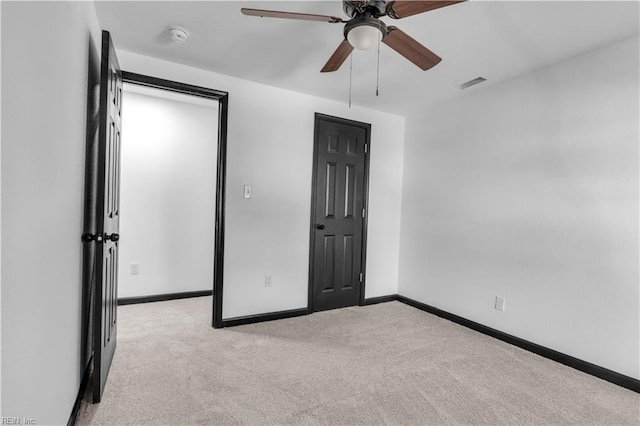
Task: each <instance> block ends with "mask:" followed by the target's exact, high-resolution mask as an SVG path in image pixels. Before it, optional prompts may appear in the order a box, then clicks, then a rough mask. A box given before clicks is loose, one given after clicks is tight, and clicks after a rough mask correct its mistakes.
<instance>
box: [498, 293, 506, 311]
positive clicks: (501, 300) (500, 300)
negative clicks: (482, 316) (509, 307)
mask: <svg viewBox="0 0 640 426" xmlns="http://www.w3.org/2000/svg"><path fill="white" fill-rule="evenodd" d="M505 303H506V300H505V298H504V297H500V296H496V310H498V311H504V308H505Z"/></svg>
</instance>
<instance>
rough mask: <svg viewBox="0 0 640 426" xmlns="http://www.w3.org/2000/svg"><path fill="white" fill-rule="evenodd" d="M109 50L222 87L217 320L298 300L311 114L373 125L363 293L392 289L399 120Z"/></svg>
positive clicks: (138, 68) (305, 241)
mask: <svg viewBox="0 0 640 426" xmlns="http://www.w3.org/2000/svg"><path fill="white" fill-rule="evenodd" d="M118 56H119V58H120V62H121V65H122V67H123V69H125V70H127V71H132V72H136V73H140V74H147V75H151V76H154V77H160V78H166V79H170V80H175V81H180V82H184V83H190V84H196V85H200V86H205V87H210V88H213V89H218V90H223V91H227V92H229V133H228V159H227V202H226V206H227V207H226V237H225V266H224V295H223V297H224V299H223V317H224V318H232V317H238V316H244V315H253V314H259V313H266V312H273V311H281V310H288V309H298V308H303V307H306V305H307V289H308V271H309V269H308V268H309V259H308V257H309V226H310V208H311V170H312V162H313V124H314V113H315V112H321V113H325V114H330V115H336V116H340V117H344V118H348V119H353V120H358V121H364V122H368V123H371V124H372V137H371V167H370V170H371V172H370V199H369V234H368V235H369V241H368V250H367V256H368V260H367V271H366V273H367V287H366V294H365V295H366V297H374V296H380V295H386V294H394V293H396V291H397V270H398V269H397V267H398V250H399V229H400V195H401V185H402V153H403V144H404V119H403V118H402V117H398V116H394V115H390V114H385V113H379V112H376V111H372V110H368V109H363V108H357V107H354V108H351V109H350V108H348V106H347V105H346V102H345V103H339V102H334V101H329V100H325V99H321V98H317V97H313V96H309V95H303V94H299V93H295V92H291V91H286V90H282V89H278V88H275V87H269V86H265V85H262V84H257V83H253V82H249V81H245V80H240V79H236V78H232V77H228V76H224V75H220V74H215V73H211V72H207V71H203V70H200V69H196V68H191V67H186V66H183V65H179V64H174V63H170V62H166V61H162V60H157V59H153V58H149V57H145V56H140V55H137V54H133V53H130V52H125V51H119V53H118ZM244 184H249V185H253V187H254V198H253V199H248V200H247V199H243V197H242V195H243V185H244ZM267 274H268V275H272V276H273V286H272V287H270V288H265V286H264V276H265V275H267Z"/></svg>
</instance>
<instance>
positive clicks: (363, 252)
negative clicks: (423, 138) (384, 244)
mask: <svg viewBox="0 0 640 426" xmlns="http://www.w3.org/2000/svg"><path fill="white" fill-rule="evenodd" d="M321 120H324V121H330V122H332V123H337V124H343V125H346V126H353V127H359V128H361V129H363V130H364V131H365V135H366V136H365V144H366V147H367V148H366V151H365V156H364V187H363V189H362V190H363V192H364V194H363V200H362V206H363V208H364V211H365V215H364V217H363V218H362V250H361V258H360V262H361V263H360V265H361V268H362V282H361V283H360V288H359V289H358V292H359V298H358V300H359V302H358V304H359V306H364V305H365V296H364V295H365V288H366V282H367V273H366V271H367V223H368V221H369V158H370V157H371V155H370V153H371V124H369V123H363V122H361V121H354V120H349V119H346V118H341V117H336V116H333V115H327V114H322V113H319V112H316V113H315V118H314V125H313V173H312V177H311V219H310V222H309V235H310V238H309V287H308V290H307V291H308V295H307V311H308V312H309V313H312V312H314V308H313V299H314V297H313V295H314V292H313V275H314V271H313V268H314V264H315V262H314V260H315V241H316V228H315V223H316V220H315V212H316V208H317V205H316V204H317V203H316V183H317V178H316V175H317V173H316V170H315V168H316V163H317V162H318V142H319V141H318V131H319V126H320V121H321Z"/></svg>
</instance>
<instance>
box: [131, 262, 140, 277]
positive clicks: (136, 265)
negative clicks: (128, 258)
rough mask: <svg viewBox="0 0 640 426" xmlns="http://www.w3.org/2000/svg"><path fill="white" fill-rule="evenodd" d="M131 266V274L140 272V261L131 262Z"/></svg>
mask: <svg viewBox="0 0 640 426" xmlns="http://www.w3.org/2000/svg"><path fill="white" fill-rule="evenodd" d="M129 268H130V269H129V272H130V273H131V275H138V274H139V273H140V262H131V264H130V265H129Z"/></svg>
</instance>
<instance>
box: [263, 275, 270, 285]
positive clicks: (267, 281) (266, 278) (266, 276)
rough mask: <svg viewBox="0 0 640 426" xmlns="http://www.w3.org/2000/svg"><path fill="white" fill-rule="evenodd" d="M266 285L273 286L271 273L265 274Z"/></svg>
mask: <svg viewBox="0 0 640 426" xmlns="http://www.w3.org/2000/svg"><path fill="white" fill-rule="evenodd" d="M264 286H265V287H271V275H265V276H264Z"/></svg>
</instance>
